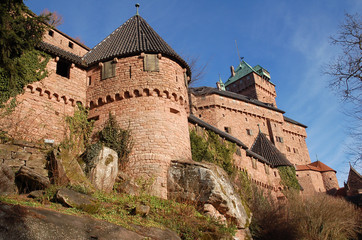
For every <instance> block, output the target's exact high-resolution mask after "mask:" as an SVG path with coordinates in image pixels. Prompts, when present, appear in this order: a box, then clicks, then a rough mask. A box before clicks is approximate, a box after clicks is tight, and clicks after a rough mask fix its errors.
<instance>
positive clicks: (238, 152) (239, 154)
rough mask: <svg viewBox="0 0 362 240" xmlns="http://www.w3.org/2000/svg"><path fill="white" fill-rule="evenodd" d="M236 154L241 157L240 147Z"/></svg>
mask: <svg viewBox="0 0 362 240" xmlns="http://www.w3.org/2000/svg"><path fill="white" fill-rule="evenodd" d="M236 155H238V156H239V157H241V150H240V148H239V147H237V148H236Z"/></svg>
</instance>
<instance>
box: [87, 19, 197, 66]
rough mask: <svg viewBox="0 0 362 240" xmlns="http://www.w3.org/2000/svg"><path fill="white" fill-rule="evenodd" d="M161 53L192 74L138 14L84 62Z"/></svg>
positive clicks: (107, 38) (89, 63) (92, 50)
mask: <svg viewBox="0 0 362 240" xmlns="http://www.w3.org/2000/svg"><path fill="white" fill-rule="evenodd" d="M142 52H144V53H161V54H163V55H165V56H168V57H170V58H171V59H173V60H175V61H177V62H178V63H180V64H181V66H183V67H185V68H186V69H187V71H188V72H189V73H190V72H191V71H190V67H189V66H188V65H187V63H186V62H185V61H184V60H183V59H182V58H181V57H180V56H179V55H178V54H177V53H176V52H175V51H174V50H173V49H172V48H171V47H170V46H169V45H168V44H167V43H166V42H165V41H164V40H163V39H162V38H161V37H160V36H159V35H158V34H157V33H156V31H155V30H153V28H152V27H151V26H150V25H149V24H148V23H147V22H146V21H145V20H144V19H143V18H142V17H141V16H139V15H138V14H137V15H134V16H133V17H131V18H130V19H128V20H127V21H126V22H125V23H124V24H122V25H121V26H120V27H118V28H117V29H116V30H114V31H113V32H112V33H111V34H110V35H109V36H108V37H106V38H105V39H104V40H103V41H102V42H100V43H98V44H97V45H96V46H95V47H94V48H92V49H91V50H90V51H89V52H88V53H87V54H85V55H84V57H83V60H84V61H85V62H86V63H87V64H88V65H92V64H94V63H96V62H100V61H106V60H110V59H113V58H114V57H127V56H134V55H137V54H140V53H142Z"/></svg>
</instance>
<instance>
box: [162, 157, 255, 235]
mask: <svg viewBox="0 0 362 240" xmlns="http://www.w3.org/2000/svg"><path fill="white" fill-rule="evenodd" d="M168 198H170V199H176V200H180V201H188V202H189V201H194V202H197V203H198V205H202V206H203V207H204V210H205V212H208V213H209V214H210V215H213V216H215V217H216V218H220V217H221V218H222V216H223V217H225V218H226V219H228V220H230V221H232V222H234V223H235V224H236V226H237V227H238V228H240V229H243V228H245V227H247V225H248V223H249V222H250V217H249V216H248V214H247V213H246V211H245V209H244V207H243V205H242V202H241V199H240V197H239V196H238V194H237V193H236V192H235V191H234V188H233V186H232V184H231V183H230V181H229V179H228V175H227V174H226V173H225V171H224V170H222V169H221V168H220V167H218V166H216V165H214V164H211V163H199V162H190V161H187V162H182V161H172V163H171V167H170V169H169V173H168ZM220 220H222V219H220Z"/></svg>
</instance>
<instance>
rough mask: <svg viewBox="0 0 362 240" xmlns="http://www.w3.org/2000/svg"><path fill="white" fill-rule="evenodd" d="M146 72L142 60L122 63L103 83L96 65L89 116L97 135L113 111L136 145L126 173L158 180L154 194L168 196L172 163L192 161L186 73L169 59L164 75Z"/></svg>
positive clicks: (163, 62)
mask: <svg viewBox="0 0 362 240" xmlns="http://www.w3.org/2000/svg"><path fill="white" fill-rule="evenodd" d="M143 69H144V67H143V58H141V57H140V56H133V57H128V58H123V59H119V60H118V62H117V63H116V69H115V72H116V74H115V77H113V78H108V79H104V80H102V79H101V67H99V66H95V67H93V69H91V71H89V73H88V76H89V77H91V85H90V86H89V88H88V92H87V102H88V104H89V105H90V115H89V117H90V118H93V119H95V120H96V122H95V131H98V130H100V129H101V127H102V126H103V124H104V123H105V121H106V120H107V119H108V115H109V112H111V113H112V114H113V115H115V116H116V119H117V121H118V122H119V124H120V125H121V127H122V128H124V129H130V130H131V135H132V138H133V141H134V147H133V151H132V154H131V156H130V160H129V163H128V165H127V167H126V172H128V173H129V174H130V175H131V176H132V177H133V178H135V179H137V178H144V179H148V180H149V181H153V183H154V184H153V189H152V193H153V194H154V195H157V196H160V197H163V198H167V171H168V168H169V166H170V163H171V160H178V159H183V160H185V159H186V160H187V159H190V158H191V149H190V138H189V131H188V122H187V121H188V120H187V116H188V112H187V111H188V97H187V90H186V85H185V81H184V69H183V68H181V66H180V65H179V64H177V63H175V62H174V61H172V60H170V59H169V58H166V57H162V58H161V59H159V71H157V72H148V71H144V70H143Z"/></svg>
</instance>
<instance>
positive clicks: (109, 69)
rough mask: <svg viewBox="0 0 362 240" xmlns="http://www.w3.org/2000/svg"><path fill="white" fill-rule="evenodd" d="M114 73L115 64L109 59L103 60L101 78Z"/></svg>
mask: <svg viewBox="0 0 362 240" xmlns="http://www.w3.org/2000/svg"><path fill="white" fill-rule="evenodd" d="M115 75H116V64H115V63H114V62H113V61H112V60H111V61H108V62H104V63H103V66H102V80H104V79H107V78H111V77H114V76H115Z"/></svg>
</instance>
